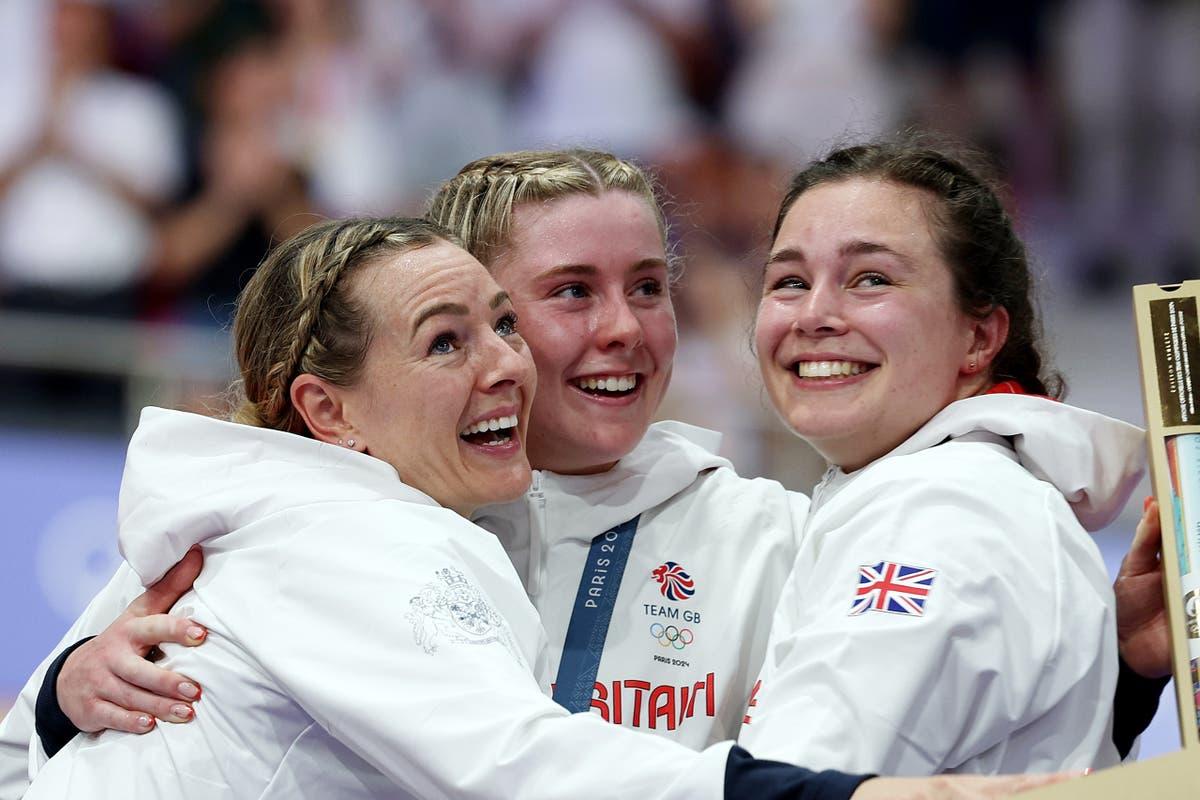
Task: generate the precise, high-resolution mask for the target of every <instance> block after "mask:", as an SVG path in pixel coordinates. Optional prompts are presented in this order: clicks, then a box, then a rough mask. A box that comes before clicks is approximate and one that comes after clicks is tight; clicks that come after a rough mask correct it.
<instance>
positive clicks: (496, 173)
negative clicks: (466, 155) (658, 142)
mask: <svg viewBox="0 0 1200 800" xmlns="http://www.w3.org/2000/svg"><path fill="white" fill-rule="evenodd" d="M605 191H624V192H629V193H631V194H634V195H637V196H638V197H640V198H642V199H643V200H645V201H646V204H647V205H648V206H650V208H651V210H652V211H653V212H654V218H655V221H656V222H657V223H658V230H659V233H660V234H661V235H662V240H663V247H664V249H665V248H666V246H667V224H666V219H665V217H664V216H663V211H662V206H661V205H660V203H659V200H658V196H657V194H656V192H655V188H654V182H653V181H652V180H651V178H650V177H649V176H648V175H647V174H646V172H645V171H643V170H642V168H641V167H639V166H638V165H637V164H634V163H633V162H632V161H627V160H625V159H623V158H618V157H617V156H615V155H613V154H612V153H605V152H601V151H599V150H583V149H572V150H521V151H518V152H514V153H501V154H499V155H494V156H487V157H486V158H480V159H476V160H475V161H472V162H471V163H470V164H467V165H466V166H465V167H463V168H462V169H460V170H459V171H458V174H457V175H455V176H454V177H453V178H451V179H450V180H448V181H446V183H444V184H442V186H441V188H440V189H438V191H437V193H436V194H435V195H434V196H433V199H432V200H431V201H430V202H429V211H428V212H427V213H426V216H428V218H429V219H431V220H433V221H435V222H437V223H438V224H440V225H444V226H445V227H447V228H449V229H450V230H452V231H454V233H455V234H457V235H458V238H459V239H461V240H462V243H463V246H464V247H466V248H467V250H468V252H470V253H471V255H473V256H475V257H476V258H478V259H479V260H480V261H482V262H483V264H484V266H490V265H491V263H492V262H493V261H494V260H495V258H496V256H498V255H499V254H500V253H501V251H503V249H504V248H505V247H507V246H508V245H509V244H510V243H511V241H512V213H513V209H514V208H516V207H517V206H520V205H522V204H524V203H530V202H536V201H547V200H557V199H559V198H562V197H567V196H569V195H575V194H588V195H592V196H598V195H600V194H601V193H603V192H605Z"/></svg>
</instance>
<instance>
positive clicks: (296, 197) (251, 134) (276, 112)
mask: <svg viewBox="0 0 1200 800" xmlns="http://www.w3.org/2000/svg"><path fill="white" fill-rule="evenodd" d="M206 86H207V91H206V100H207V102H206V106H205V107H206V109H207V127H206V129H205V131H204V136H203V140H202V147H201V151H202V156H201V182H200V185H199V187H198V189H197V190H196V192H195V193H194V195H193V196H192V197H190V198H189V199H187V200H186V201H185V202H184V203H183V204H182V205H181V206H180V207H179V208H178V209H176V210H175V211H173V212H172V213H170V214H168V215H166V216H165V217H164V218H163V220H162V223H161V226H160V230H159V241H158V253H157V258H156V259H155V263H154V269H153V273H152V274H151V276H150V287H151V289H152V293H153V294H154V295H155V296H156V297H157V299H158V301H159V303H160V304H161V303H163V302H175V303H177V304H178V305H177V308H178V310H179V311H180V312H181V313H182V316H183V317H184V318H185V319H188V320H190V321H193V322H207V323H209V324H212V323H213V322H216V323H217V324H221V325H224V324H225V323H227V322H228V321H229V319H230V317H231V314H232V311H233V301H234V299H235V298H236V296H237V293H238V291H239V290H240V288H241V285H242V284H243V283H244V281H245V278H246V277H247V276H248V275H249V273H250V272H251V271H252V270H253V269H254V267H256V266H257V265H258V262H259V261H261V260H262V258H263V256H265V255H266V253H267V251H268V249H269V248H270V246H271V243H272V241H280V240H282V239H285V238H288V237H289V236H291V235H292V234H294V233H297V232H298V231H299V230H301V229H302V228H304V227H306V226H307V225H310V224H312V222H313V221H315V219H316V218H315V217H314V216H313V215H312V214H311V213H310V212H311V209H312V203H311V202H310V200H309V198H308V195H307V192H306V178H305V176H304V173H303V171H302V168H301V166H300V165H299V164H298V163H297V162H296V160H294V159H293V158H292V157H290V156H289V154H288V152H287V150H286V148H285V147H284V145H283V123H284V115H285V113H286V111H287V103H288V99H289V97H290V95H289V83H288V73H287V71H286V66H285V62H284V61H283V60H282V58H281V56H280V50H279V46H278V44H277V43H276V42H275V41H274V40H272V39H270V38H266V37H259V38H251V39H246V40H244V41H242V42H241V43H240V44H239V45H238V46H237V48H236V49H234V50H232V51H230V52H229V53H227V54H226V55H225V56H224V57H223V58H222V59H221V60H220V61H218V62H217V64H216V66H215V67H214V69H213V71H212V72H211V74H210V75H208V76H207V81H206Z"/></svg>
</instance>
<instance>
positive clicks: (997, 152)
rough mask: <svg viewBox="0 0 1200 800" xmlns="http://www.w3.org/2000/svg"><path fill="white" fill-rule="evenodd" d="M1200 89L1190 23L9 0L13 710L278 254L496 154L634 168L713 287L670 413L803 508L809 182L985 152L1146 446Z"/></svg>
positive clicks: (842, 1) (8, 620) (1114, 554)
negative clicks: (794, 256) (799, 426)
mask: <svg viewBox="0 0 1200 800" xmlns="http://www.w3.org/2000/svg"><path fill="white" fill-rule="evenodd" d="M1197 76H1200V2H1195V1H1194V0H1040V1H1039V0H1008V1H1007V2H1003V3H1001V2H990V1H988V0H981V1H980V2H974V3H964V2H960V0H257V1H253V0H108V1H107V2H105V1H104V0H90V1H89V2H81V1H79V0H4V2H2V3H0V108H2V109H3V113H2V114H0V380H2V384H0V385H2V386H3V390H2V391H0V499H2V500H3V507H4V508H5V509H6V513H5V514H4V519H3V521H2V522H0V529H2V531H3V534H2V536H0V648H2V650H0V653H2V655H0V713H2V710H3V708H5V707H7V706H6V704H7V702H9V701H11V698H12V697H13V696H15V694H16V693H17V692H18V691H19V690H20V687H21V686H22V684H23V682H24V680H25V678H26V676H27V675H28V674H29V673H30V671H31V670H32V669H33V668H34V666H35V665H36V664H37V663H38V661H39V660H40V659H41V658H42V656H43V655H45V654H46V653H47V652H48V651H49V649H50V648H51V647H52V646H53V644H54V643H55V642H56V641H57V640H58V638H59V637H60V636H61V634H62V632H63V631H64V630H65V629H66V627H67V625H68V624H69V622H70V621H71V620H73V619H74V617H75V616H76V615H77V613H78V612H79V611H80V610H81V609H82V607H83V605H84V604H85V603H86V601H87V600H88V599H89V598H90V597H91V596H92V594H93V593H94V592H95V591H96V589H97V588H98V587H99V586H100V585H102V584H103V583H104V582H105V581H106V579H107V578H108V577H109V575H110V574H111V572H112V570H113V569H114V567H115V564H116V561H117V559H118V558H119V556H118V554H117V553H116V548H115V514H116V502H117V500H116V498H117V487H118V486H119V483H120V476H121V468H122V463H123V453H124V446H125V442H126V439H127V436H128V434H129V432H130V431H131V430H132V428H133V426H134V425H135V424H136V420H137V412H138V410H139V409H140V408H141V407H143V406H145V405H147V404H154V405H163V406H172V407H181V408H191V409H195V410H204V409H214V410H219V409H220V408H221V403H220V395H221V392H222V390H223V389H224V387H225V386H226V385H227V383H228V381H229V379H230V377H231V360H230V357H229V345H228V323H229V319H230V316H231V312H232V303H233V299H234V297H235V296H236V294H237V291H238V289H239V287H240V286H241V285H242V283H244V281H245V279H246V278H247V276H248V275H249V274H250V272H251V271H252V270H253V269H254V267H255V265H256V264H257V263H258V261H259V260H260V259H261V258H262V256H263V255H264V254H265V252H266V251H267V249H268V247H269V246H270V244H271V243H272V242H277V241H279V240H281V239H283V238H286V237H287V236H290V235H291V234H293V233H295V232H297V231H298V230H300V229H301V228H303V227H304V226H306V225H308V224H310V223H312V222H313V221H315V220H317V219H320V218H323V217H327V216H337V215H344V214H349V213H393V212H406V213H410V214H419V213H420V212H421V210H422V206H423V204H424V202H425V201H426V200H427V198H428V197H429V196H430V195H431V193H432V191H433V189H434V188H435V187H436V185H437V184H438V183H439V182H440V181H442V180H444V179H446V178H448V177H450V176H451V175H453V174H454V173H455V172H456V171H457V170H458V168H459V167H460V166H462V165H463V164H464V163H466V162H467V161H468V160H470V159H473V158H475V157H478V156H481V155H485V154H488V153H492V152H498V151H502V150H509V149H518V148H527V147H535V146H549V147H557V146H565V145H571V144H589V145H594V146H599V147H603V148H606V149H611V150H614V151H616V152H618V153H620V154H622V155H625V156H628V157H633V158H635V159H637V160H638V161H639V162H640V163H642V164H644V165H645V166H647V167H649V168H650V169H651V170H652V171H653V172H654V173H655V175H656V176H657V178H658V181H659V182H660V184H661V187H662V189H663V192H664V196H665V197H666V198H667V208H668V212H669V215H670V217H671V222H672V240H673V241H672V245H673V248H674V250H675V252H676V254H677V255H678V256H679V257H680V258H682V259H683V260H684V262H685V264H686V271H685V273H684V277H683V279H682V280H681V282H680V283H679V285H678V287H677V294H676V298H677V299H676V302H677V308H678V312H679V323H680V334H681V342H680V349H679V357H678V362H677V365H676V368H675V377H674V383H673V387H672V390H671V393H670V395H669V396H668V398H667V401H666V403H665V405H664V408H663V416H664V417H673V418H678V419H684V420H687V421H690V422H694V423H696V424H701V425H705V426H708V427H711V428H716V429H718V430H721V431H724V432H725V434H726V445H725V449H726V452H727V454H728V455H729V456H730V457H731V458H732V459H733V460H734V461H735V463H736V464H737V465H738V467H739V469H740V471H741V472H742V473H743V474H745V475H768V476H770V477H774V478H776V479H779V480H781V481H783V482H784V483H785V484H787V485H788V486H790V487H792V488H795V489H800V490H806V489H808V488H809V487H810V486H811V485H812V483H813V482H814V481H815V480H816V478H817V477H818V476H819V474H820V470H821V464H820V463H819V460H818V459H817V458H816V457H815V456H814V454H812V453H811V452H810V451H809V450H808V449H807V448H806V447H805V446H804V445H802V444H801V443H800V442H798V441H797V440H795V439H794V438H792V437H790V436H789V435H787V434H786V433H784V431H783V429H782V427H781V426H780V425H779V424H778V423H777V422H776V421H775V420H774V419H773V418H772V415H771V413H770V412H769V411H768V410H767V403H766V401H765V399H764V397H763V395H762V392H761V390H760V386H759V382H758V376H757V370H756V369H755V367H754V364H753V361H752V359H751V358H750V355H749V350H748V342H749V321H750V315H751V311H752V309H753V305H754V295H755V292H756V291H757V289H756V286H755V282H756V276H757V273H758V271H759V269H760V266H761V263H762V254H763V251H764V248H765V246H766V238H767V234H768V232H769V229H770V223H771V221H772V220H771V217H772V213H773V211H774V209H775V208H776V205H777V203H778V200H779V198H780V195H781V194H782V189H783V187H784V185H785V184H786V181H787V178H788V176H789V174H790V173H791V172H793V171H794V170H795V169H797V168H798V167H799V166H800V165H802V164H803V163H804V162H805V161H806V160H808V159H810V158H812V157H815V156H817V155H819V154H821V153H822V152H823V151H825V150H827V149H829V148H830V147H831V146H834V145H836V144H838V143H843V142H847V141H849V140H852V139H856V138H861V137H863V136H870V135H873V134H879V133H887V132H894V131H897V130H900V129H903V128H908V127H917V128H921V129H928V130H932V131H937V132H941V133H945V134H949V135H951V136H953V137H956V138H958V139H959V140H962V141H965V142H969V143H972V144H974V145H976V146H978V147H980V148H982V149H984V150H985V151H987V152H988V153H989V154H990V155H991V156H992V158H993V159H994V161H995V163H996V164H997V165H998V167H999V169H1000V171H1001V174H1002V175H1003V177H1004V178H1005V180H1006V181H1007V182H1008V183H1009V184H1010V186H1011V193H1010V195H1009V197H1008V202H1009V204H1010V206H1011V209H1012V211H1013V212H1014V214H1015V215H1016V216H1017V218H1018V219H1019V221H1020V226H1021V230H1022V233H1023V235H1024V236H1025V237H1026V240H1027V241H1028V242H1029V244H1030V247H1031V250H1032V252H1033V254H1034V256H1035V260H1036V263H1037V266H1038V269H1039V272H1040V277H1041V301H1042V310H1043V313H1044V316H1045V327H1046V344H1047V346H1048V350H1049V352H1050V353H1051V356H1052V358H1053V360H1054V363H1055V365H1056V366H1057V367H1058V369H1059V370H1061V371H1062V372H1063V373H1064V375H1065V376H1066V379H1067V383H1068V386H1069V387H1070V394H1069V396H1068V399H1069V400H1070V402H1072V403H1074V404H1077V405H1082V406H1087V407H1090V408H1093V409H1096V410H1099V411H1102V412H1105V413H1108V414H1112V415H1114V416H1117V417H1121V418H1123V419H1126V420H1129V421H1132V422H1136V423H1142V421H1143V416H1142V410H1141V402H1140V395H1139V392H1140V389H1139V386H1140V384H1139V377H1138V367H1137V360H1136V355H1135V352H1136V351H1135V346H1134V338H1133V326H1132V319H1131V316H1132V315H1131V309H1130V294H1129V287H1130V286H1131V285H1133V284H1134V283H1146V282H1174V281H1178V280H1180V279H1184V278H1187V277H1196V276H1198V275H1200V270H1198V269H1197V266H1198V263H1200V262H1198V259H1200V80H1198V79H1197ZM1142 494H1145V492H1142ZM1139 497H1140V495H1139ZM1134 505H1136V506H1137V508H1131V510H1130V514H1129V515H1126V516H1125V517H1123V518H1122V520H1121V521H1119V522H1118V523H1117V524H1116V525H1114V526H1113V528H1112V529H1111V530H1110V531H1109V532H1106V533H1105V534H1103V535H1102V536H1101V537H1100V539H1101V544H1102V546H1103V549H1104V551H1105V554H1106V557H1107V558H1108V560H1109V562H1110V565H1111V566H1112V568H1113V569H1114V570H1115V567H1116V564H1117V562H1118V561H1119V559H1120V556H1121V555H1122V554H1123V553H1124V550H1125V547H1126V543H1127V541H1128V538H1129V536H1130V534H1131V532H1132V530H1133V525H1134V521H1135V520H1136V512H1137V510H1138V509H1139V508H1140V503H1136V504H1134ZM1164 697H1165V698H1166V699H1165V702H1164V703H1163V709H1162V711H1161V712H1160V714H1159V718H1158V719H1157V720H1156V722H1155V724H1154V726H1153V727H1152V729H1151V731H1150V733H1149V734H1148V735H1147V737H1146V738H1145V740H1144V744H1143V750H1142V752H1143V755H1146V754H1154V753H1161V752H1166V751H1169V750H1173V749H1176V748H1177V747H1178V746H1179V744H1178V736H1177V732H1176V730H1175V722H1174V704H1173V702H1172V699H1171V698H1172V696H1171V695H1170V694H1169V693H1168V694H1165V695H1164Z"/></svg>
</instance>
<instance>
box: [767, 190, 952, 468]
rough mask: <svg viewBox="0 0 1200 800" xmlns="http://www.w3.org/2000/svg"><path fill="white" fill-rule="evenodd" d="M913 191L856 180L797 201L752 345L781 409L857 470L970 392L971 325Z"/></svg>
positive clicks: (833, 457)
mask: <svg viewBox="0 0 1200 800" xmlns="http://www.w3.org/2000/svg"><path fill="white" fill-rule="evenodd" d="M926 201H927V198H926V197H925V194H924V193H923V192H922V191H921V190H919V189H915V188H911V187H906V186H901V185H897V184H893V183H889V182H885V181H880V180H871V179H864V178H852V179H847V180H843V181H838V182H835V183H828V184H823V185H819V186H817V187H815V188H813V189H810V190H808V191H807V192H805V193H804V194H802V195H800V197H799V198H798V199H797V200H796V202H795V203H794V204H793V205H792V207H791V209H790V210H789V211H788V213H787V216H786V217H785V218H784V221H783V225H782V226H781V227H780V231H779V235H778V237H776V240H775V242H774V244H773V246H772V249H771V256H770V258H769V260H768V264H767V267H766V272H765V283H764V289H763V297H762V301H761V303H760V304H759V309H758V322H757V327H756V333H755V341H756V344H757V348H758V358H759V366H760V368H761V369H762V374H763V380H764V382H765V383H766V387H767V392H768V394H769V395H770V397H771V402H772V403H773V404H774V406H775V408H776V410H777V411H778V413H779V415H780V417H782V418H783V420H784V422H785V423H787V425H788V426H789V427H790V428H791V429H792V430H794V431H795V432H796V433H797V434H799V435H800V436H802V437H803V438H805V439H806V440H808V441H809V442H810V443H811V444H812V445H813V446H814V447H815V448H816V449H817V450H818V452H820V453H821V454H822V455H823V456H825V458H826V459H828V460H829V461H830V462H831V463H833V464H837V465H839V466H841V467H843V468H844V469H857V468H859V467H861V466H864V465H866V464H867V463H869V462H870V461H872V460H874V459H876V458H878V457H879V456H882V455H884V454H886V453H887V452H888V451H890V450H892V449H893V448H895V447H896V446H897V445H899V444H900V443H901V442H903V441H904V440H905V439H906V438H908V437H909V436H910V435H912V434H913V433H915V432H916V431H917V429H918V428H920V427H921V426H922V425H924V424H925V423H926V422H927V421H928V420H929V419H930V418H931V417H933V415H934V414H936V413H937V412H938V411H940V410H941V409H942V408H944V407H945V406H947V405H948V404H950V403H951V402H953V401H954V400H957V399H960V398H962V397H965V396H968V395H969V394H971V393H972V390H968V389H967V382H968V381H970V380H972V378H971V371H970V370H969V369H968V366H967V365H968V363H969V362H970V361H971V352H972V347H973V343H974V341H975V326H974V322H975V320H973V319H972V318H971V317H969V316H968V315H966V314H964V313H963V312H962V311H961V310H960V308H959V304H958V301H957V299H956V297H955V292H954V285H953V277H952V275H951V272H950V268H949V266H948V265H947V264H946V262H945V260H944V259H943V258H942V255H941V253H940V252H939V250H938V248H937V245H936V243H935V241H934V238H933V234H932V232H931V231H930V228H929V223H928V220H927V216H926V211H925V208H924V206H923V202H926Z"/></svg>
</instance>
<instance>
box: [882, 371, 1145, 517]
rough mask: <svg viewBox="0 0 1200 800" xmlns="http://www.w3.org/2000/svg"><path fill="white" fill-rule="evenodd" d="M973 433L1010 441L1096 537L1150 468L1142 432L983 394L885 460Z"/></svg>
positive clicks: (1083, 413)
mask: <svg viewBox="0 0 1200 800" xmlns="http://www.w3.org/2000/svg"><path fill="white" fill-rule="evenodd" d="M973 433H990V434H993V435H996V436H1001V437H1004V438H1005V439H1007V440H1008V441H1009V443H1010V444H1011V445H1012V448H1013V450H1014V451H1015V452H1016V455H1017V460H1018V461H1019V462H1020V464H1021V466H1023V467H1024V468H1025V469H1027V470H1029V472H1030V473H1031V474H1032V475H1033V476H1034V477H1036V478H1038V479H1039V480H1043V481H1046V482H1047V483H1050V484H1052V485H1053V486H1054V487H1055V488H1056V489H1058V491H1060V492H1061V493H1062V495H1063V497H1065V498H1066V499H1067V502H1068V503H1070V504H1071V509H1072V510H1073V511H1074V512H1075V516H1076V518H1077V519H1078V520H1079V523H1080V524H1081V525H1083V527H1084V528H1085V529H1087V530H1089V531H1095V530H1099V529H1101V528H1103V527H1104V526H1106V525H1108V524H1109V523H1110V522H1112V521H1113V520H1114V519H1116V517H1117V515H1118V514H1120V513H1121V510H1122V509H1123V508H1124V507H1125V504H1126V502H1127V501H1128V500H1129V495H1130V494H1132V492H1133V490H1134V489H1135V488H1136V487H1137V484H1138V482H1139V481H1140V480H1141V479H1142V474H1143V473H1144V472H1145V469H1146V434H1145V431H1143V430H1142V429H1141V428H1139V427H1137V426H1136V425H1130V424H1129V423H1128V422H1122V421H1121V420H1118V419H1113V418H1112V417H1106V416H1104V415H1103V414H1097V413H1096V412H1094V411H1087V410H1084V409H1082V408H1075V407H1073V406H1068V405H1065V404H1063V403H1060V402H1057V401H1055V400H1050V399H1048V398H1045V397H1035V396H1032V395H1007V394H993V395H981V396H979V397H969V398H967V399H965V400H959V401H957V402H955V403H951V404H950V405H948V406H946V408H944V409H943V410H942V411H941V412H939V413H938V414H937V415H936V416H934V417H933V419H931V420H929V422H927V423H925V426H924V427H922V428H921V429H920V430H919V431H917V432H916V433H914V434H913V435H912V436H911V437H909V438H908V439H907V440H906V441H905V442H903V443H902V444H901V445H900V446H899V447H897V448H896V449H895V450H893V451H892V452H891V453H889V454H888V455H887V456H884V458H891V457H893V456H898V455H905V454H907V453H914V452H917V451H918V450H924V449H926V448H929V447H933V446H935V445H937V444H940V443H942V442H944V441H946V440H947V439H957V438H960V437H963V436H967V435H969V434H973Z"/></svg>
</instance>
